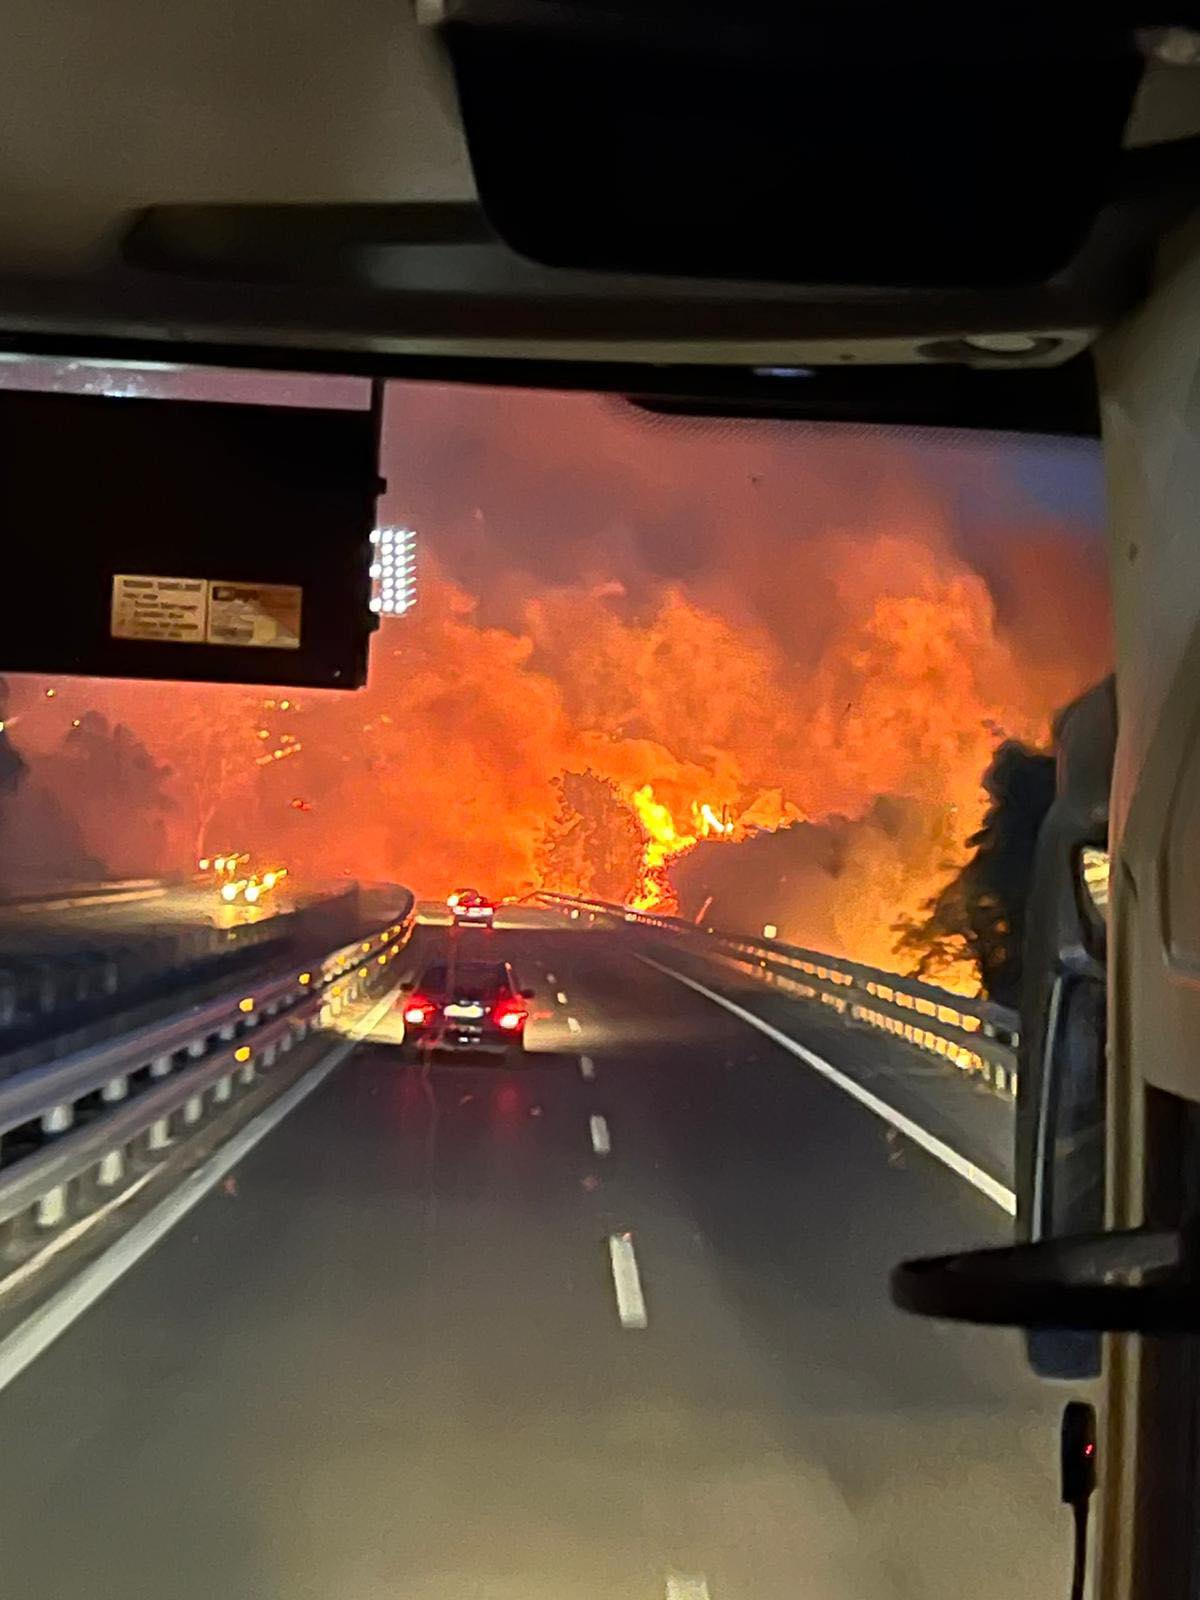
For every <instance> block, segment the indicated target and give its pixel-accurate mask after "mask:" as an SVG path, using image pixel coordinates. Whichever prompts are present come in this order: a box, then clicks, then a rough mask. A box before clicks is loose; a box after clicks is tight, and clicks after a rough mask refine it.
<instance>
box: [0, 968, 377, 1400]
mask: <svg viewBox="0 0 1200 1600" xmlns="http://www.w3.org/2000/svg"><path fill="white" fill-rule="evenodd" d="M393 999H394V996H393V995H392V994H390V993H389V994H387V995H385V996H384V998H383V999H382V1000H381V1001H380V1002H379V1004H378V1005H376V1006H373V1007H372V1008H371V1010H370V1011H369V1012H368V1013H367V1015H366V1016H365V1017H364V1018H363V1019H362V1021H361V1022H359V1023H357V1024H356V1025H355V1027H354V1030H353V1034H354V1036H353V1037H351V1038H349V1039H347V1040H346V1041H345V1042H344V1043H343V1044H339V1045H337V1046H335V1047H334V1049H332V1050H331V1051H330V1052H329V1054H328V1055H327V1056H326V1057H325V1058H324V1060H323V1061H320V1062H318V1063H317V1065H316V1066H315V1067H313V1068H312V1069H311V1071H309V1072H307V1073H306V1074H305V1075H304V1077H303V1078H301V1079H300V1080H299V1082H297V1083H294V1084H293V1085H292V1086H291V1088H290V1089H288V1090H286V1091H285V1092H284V1093H283V1094H281V1095H280V1097H279V1099H278V1100H273V1101H272V1102H271V1104H270V1105H269V1106H267V1107H266V1108H265V1109H264V1110H263V1111H261V1112H260V1113H259V1115H258V1116H257V1117H255V1119H254V1121H253V1122H248V1123H247V1124H246V1126H245V1127H244V1128H242V1129H241V1130H240V1132H238V1133H235V1134H234V1136H233V1138H232V1139H230V1140H229V1142H228V1144H224V1145H222V1146H221V1148H220V1149H219V1150H218V1151H217V1152H216V1154H215V1155H213V1156H211V1157H210V1158H209V1160H208V1161H206V1162H205V1163H204V1165H203V1166H201V1167H197V1169H196V1170H195V1172H192V1173H189V1175H188V1176H187V1177H186V1178H185V1179H184V1180H183V1182H182V1183H181V1184H180V1186H179V1188H178V1189H175V1190H172V1192H171V1193H170V1194H169V1195H166V1196H164V1198H163V1200H162V1202H161V1203H160V1204H159V1205H157V1206H155V1208H154V1210H153V1211H148V1212H147V1213H146V1215H145V1216H144V1217H142V1218H141V1219H140V1221H138V1222H135V1223H134V1225H133V1227H132V1228H130V1230H129V1232H128V1233H126V1234H124V1235H123V1236H122V1237H121V1238H120V1239H118V1240H117V1241H116V1242H115V1243H114V1244H113V1245H112V1247H111V1248H110V1249H108V1250H106V1251H105V1252H104V1254H103V1255H101V1256H97V1258H96V1260H95V1261H93V1262H91V1263H90V1265H89V1266H87V1267H85V1268H84V1270H83V1271H82V1272H81V1273H80V1274H79V1276H78V1277H77V1278H73V1279H72V1280H71V1281H70V1283H65V1284H64V1285H63V1287H62V1288H61V1289H59V1290H58V1291H57V1293H55V1294H52V1295H51V1296H50V1298H49V1300H47V1301H46V1303H45V1304H44V1305H42V1306H39V1307H38V1309H37V1310H36V1311H35V1312H34V1313H33V1314H32V1316H30V1317H27V1318H26V1320H25V1321H24V1322H22V1323H21V1324H20V1325H19V1326H18V1327H16V1328H14V1329H13V1331H12V1332H11V1333H10V1334H9V1335H8V1337H7V1338H6V1339H3V1340H0V1390H3V1389H6V1388H7V1387H8V1385H9V1384H10V1383H12V1382H13V1380H14V1379H15V1378H19V1377H20V1375H21V1373H22V1372H24V1371H25V1368H26V1367H27V1366H29V1364H30V1363H31V1362H33V1361H36V1360H37V1358H38V1356H40V1355H41V1353H42V1351H43V1350H45V1349H46V1348H47V1347H48V1346H49V1345H51V1344H53V1343H54V1341H55V1339H57V1338H58V1337H59V1336H60V1335H61V1334H63V1333H65V1332H66V1331H67V1329H68V1328H69V1327H70V1326H71V1324H72V1323H73V1322H75V1321H77V1320H78V1319H79V1318H80V1317H81V1316H82V1315H83V1314H84V1312H85V1311H88V1310H90V1309H91V1307H92V1306H94V1305H95V1303H96V1301H97V1300H99V1298H100V1296H101V1295H102V1294H104V1293H106V1291H107V1290H109V1289H111V1288H112V1286H113V1284H114V1283H116V1282H117V1280H118V1278H121V1277H123V1276H124V1275H125V1273H127V1272H128V1271H129V1269H130V1268H131V1267H134V1266H136V1265H137V1263H138V1262H139V1261H140V1260H141V1259H142V1257H143V1256H144V1255H145V1254H146V1253H147V1251H149V1250H152V1249H153V1248H154V1246H155V1245H156V1244H157V1243H158V1242H159V1240H160V1239H162V1238H163V1237H164V1235H165V1234H167V1233H169V1232H170V1230H171V1229H172V1228H173V1227H174V1226H175V1224H176V1223H177V1222H181V1221H182V1220H183V1218H184V1217H186V1216H187V1214H188V1212H189V1211H191V1210H192V1208H193V1207H194V1206H196V1205H198V1204H199V1203H200V1201H201V1200H203V1199H204V1197H205V1195H206V1194H208V1193H209V1192H210V1191H211V1190H212V1189H214V1188H215V1187H216V1186H217V1184H218V1183H220V1181H221V1179H222V1178H223V1177H224V1176H225V1174H226V1173H227V1172H229V1170H230V1169H231V1168H232V1167H235V1166H237V1164H238V1162H239V1161H241V1160H242V1159H243V1158H244V1157H245V1156H247V1155H249V1153H250V1151H251V1150H253V1149H254V1147H255V1145H256V1144H258V1143H259V1142H260V1141H261V1140H263V1139H265V1138H266V1136H267V1134H269V1133H270V1132H272V1130H273V1129H274V1128H276V1127H277V1126H278V1125H279V1123H281V1122H282V1121H283V1119H284V1117H286V1116H287V1114H288V1112H289V1111H294V1110H295V1108H296V1107H297V1106H298V1105H299V1104H300V1103H301V1101H302V1100H306V1099H307V1098H308V1096H309V1095H310V1094H311V1093H312V1092H313V1090H314V1089H316V1088H317V1087H318V1086H319V1085H320V1084H321V1083H323V1082H324V1081H325V1079H326V1078H327V1077H328V1076H329V1074H330V1073H331V1072H332V1071H333V1069H334V1068H335V1067H337V1066H340V1065H341V1063H342V1062H343V1061H344V1060H345V1059H346V1057H347V1056H348V1055H349V1054H350V1052H351V1051H352V1050H354V1049H356V1048H357V1046H358V1044H359V1042H360V1039H361V1037H362V1036H363V1035H365V1034H368V1033H370V1031H371V1029H372V1028H373V1027H374V1026H375V1024H376V1023H377V1022H378V1021H379V1019H380V1018H381V1017H382V1016H383V1015H384V1014H385V1013H386V1012H387V1011H388V1009H389V1008H390V1007H391V1005H392V1002H393Z"/></svg>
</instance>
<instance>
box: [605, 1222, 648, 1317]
mask: <svg viewBox="0 0 1200 1600" xmlns="http://www.w3.org/2000/svg"><path fill="white" fill-rule="evenodd" d="M608 1259H609V1261H610V1262H611V1263H612V1275H613V1288H614V1289H615V1290H616V1291H617V1315H618V1316H619V1317H620V1319H621V1326H622V1327H623V1328H644V1327H645V1326H646V1323H647V1317H646V1301H645V1299H644V1298H643V1296H642V1280H641V1278H640V1277H639V1276H638V1264H637V1257H636V1256H635V1255H634V1253H633V1239H632V1237H631V1236H630V1235H629V1234H627V1233H613V1234H610V1235H609V1239H608Z"/></svg>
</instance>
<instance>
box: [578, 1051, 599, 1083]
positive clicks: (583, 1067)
mask: <svg viewBox="0 0 1200 1600" xmlns="http://www.w3.org/2000/svg"><path fill="white" fill-rule="evenodd" d="M579 1076H580V1077H581V1078H594V1077H595V1076H596V1063H595V1062H594V1061H593V1060H592V1058H591V1056H580V1058H579Z"/></svg>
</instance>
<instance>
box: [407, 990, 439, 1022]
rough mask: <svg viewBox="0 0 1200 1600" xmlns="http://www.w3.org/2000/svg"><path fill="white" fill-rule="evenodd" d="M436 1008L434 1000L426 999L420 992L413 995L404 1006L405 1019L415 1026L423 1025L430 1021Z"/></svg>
mask: <svg viewBox="0 0 1200 1600" xmlns="http://www.w3.org/2000/svg"><path fill="white" fill-rule="evenodd" d="M434 1009H435V1007H434V1004H433V1001H432V1000H426V999H424V998H423V996H421V995H419V994H414V995H411V996H410V997H409V999H408V1002H407V1004H406V1005H405V1007H404V1020H405V1022H410V1023H412V1025H413V1027H414V1028H418V1027H421V1026H423V1025H424V1024H425V1023H426V1022H428V1021H429V1018H430V1017H431V1016H432V1014H433V1011H434Z"/></svg>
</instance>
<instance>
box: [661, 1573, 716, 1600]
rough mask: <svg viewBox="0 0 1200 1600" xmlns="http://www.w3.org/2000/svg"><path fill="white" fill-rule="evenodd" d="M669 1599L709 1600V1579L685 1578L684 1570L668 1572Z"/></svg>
mask: <svg viewBox="0 0 1200 1600" xmlns="http://www.w3.org/2000/svg"><path fill="white" fill-rule="evenodd" d="M667 1600H709V1595H708V1579H707V1578H685V1577H684V1575H683V1573H682V1572H668V1573H667Z"/></svg>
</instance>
